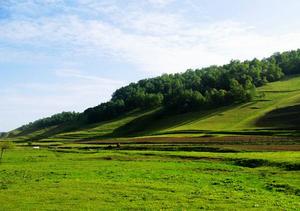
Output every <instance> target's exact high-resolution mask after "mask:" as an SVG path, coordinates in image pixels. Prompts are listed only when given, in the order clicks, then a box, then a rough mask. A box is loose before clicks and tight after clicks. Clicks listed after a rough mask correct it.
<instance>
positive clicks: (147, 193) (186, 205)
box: [0, 147, 300, 210]
mask: <svg viewBox="0 0 300 211" xmlns="http://www.w3.org/2000/svg"><path fill="white" fill-rule="evenodd" d="M299 166H300V154H299V153H298V152H285V151H277V152H235V153H229V152H227V153H221V152H185V151H150V150H147V151H142V150H99V149H89V150H83V149H79V148H77V150H66V151H64V152H59V151H56V150H50V149H32V148H31V147H30V148H28V147H27V148H23V147H16V148H15V149H13V150H10V151H7V152H6V153H5V154H4V157H3V162H2V163H1V164H0V204H1V208H0V210H74V209H75V210H160V209H166V210H200V209H203V210H300V188H299V187H300V174H299Z"/></svg>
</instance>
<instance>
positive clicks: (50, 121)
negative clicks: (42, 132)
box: [19, 112, 81, 130]
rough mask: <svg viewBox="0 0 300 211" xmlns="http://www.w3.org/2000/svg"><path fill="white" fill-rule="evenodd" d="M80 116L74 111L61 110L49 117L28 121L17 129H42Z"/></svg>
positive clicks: (74, 119) (77, 118)
mask: <svg viewBox="0 0 300 211" xmlns="http://www.w3.org/2000/svg"><path fill="white" fill-rule="evenodd" d="M80 116H81V115H80V113H76V112H62V113H59V114H54V115H52V116H51V117H46V118H42V119H39V120H36V121H34V122H30V123H29V124H27V125H24V126H22V127H20V128H19V129H20V130H28V129H43V128H46V127H50V126H54V125H60V124H63V123H66V122H72V121H76V120H79V118H80Z"/></svg>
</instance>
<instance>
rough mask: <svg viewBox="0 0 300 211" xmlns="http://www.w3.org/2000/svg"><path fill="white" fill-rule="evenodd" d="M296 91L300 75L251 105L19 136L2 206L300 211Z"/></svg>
mask: <svg viewBox="0 0 300 211" xmlns="http://www.w3.org/2000/svg"><path fill="white" fill-rule="evenodd" d="M298 87H300V77H294V78H289V79H285V80H283V81H279V82H274V83H270V84H268V85H266V86H263V87H261V88H259V89H258V93H257V98H256V99H255V100H254V101H253V102H250V103H246V104H239V105H233V106H228V107H223V108H219V109H214V110H209V111H199V112H193V113H186V114H177V115H168V116H165V115H163V116H161V115H158V113H157V111H159V109H156V110H152V111H151V110H150V111H146V112H142V111H138V110H136V111H133V112H131V113H128V114H126V115H125V116H122V117H120V118H117V119H114V120H110V121H106V122H101V123H97V124H91V125H86V124H84V122H76V123H72V124H68V125H67V124H65V125H59V126H53V127H49V128H44V129H42V130H36V131H35V130H33V131H21V130H15V131H13V132H12V133H11V134H12V135H11V136H10V137H8V138H5V139H4V140H11V141H14V142H15V143H16V148H15V149H13V150H9V151H7V152H5V154H4V158H3V160H2V163H0V204H1V207H0V210H5V211H6V210H200V209H203V210H300V188H299V187H300V174H299V170H300V139H299V135H300V134H299V124H300V121H299V119H300V118H299V116H300V113H299V106H300V89H299V88H298ZM32 146H40V147H41V149H33V148H32Z"/></svg>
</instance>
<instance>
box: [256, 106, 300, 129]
mask: <svg viewBox="0 0 300 211" xmlns="http://www.w3.org/2000/svg"><path fill="white" fill-rule="evenodd" d="M255 125H256V126H258V127H270V128H277V129H300V104H298V105H294V106H288V107H284V108H278V109H275V110H272V111H270V112H268V113H267V114H265V115H264V116H263V117H261V118H260V119H258V120H257V122H256V123H255Z"/></svg>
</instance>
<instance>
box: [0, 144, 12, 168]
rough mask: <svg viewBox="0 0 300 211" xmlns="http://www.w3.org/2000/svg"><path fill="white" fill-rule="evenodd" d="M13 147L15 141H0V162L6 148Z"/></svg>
mask: <svg viewBox="0 0 300 211" xmlns="http://www.w3.org/2000/svg"><path fill="white" fill-rule="evenodd" d="M11 148H13V143H12V142H10V141H0V163H1V161H2V157H3V154H4V152H5V151H6V150H9V149H11Z"/></svg>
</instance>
